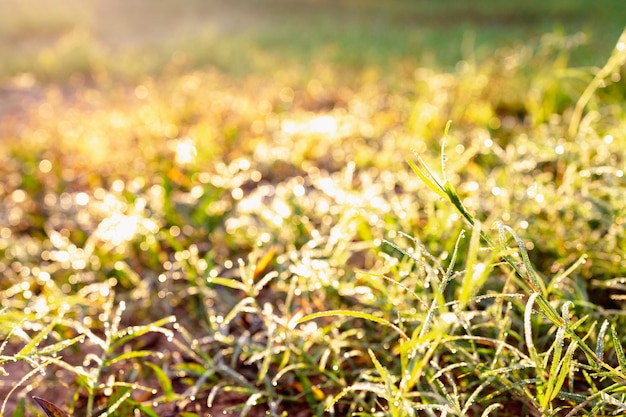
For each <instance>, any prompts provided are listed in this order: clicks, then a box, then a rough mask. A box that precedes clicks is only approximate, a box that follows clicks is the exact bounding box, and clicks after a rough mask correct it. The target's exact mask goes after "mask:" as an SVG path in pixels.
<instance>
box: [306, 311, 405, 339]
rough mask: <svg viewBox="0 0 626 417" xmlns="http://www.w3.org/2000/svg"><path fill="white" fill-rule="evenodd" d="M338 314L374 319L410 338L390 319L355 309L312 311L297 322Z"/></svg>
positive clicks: (375, 321) (401, 335) (373, 320)
mask: <svg viewBox="0 0 626 417" xmlns="http://www.w3.org/2000/svg"><path fill="white" fill-rule="evenodd" d="M336 316H344V317H355V318H359V319H364V320H369V321H372V322H374V323H378V324H382V325H383V326H387V327H390V328H392V329H393V330H395V331H396V332H398V334H399V335H400V337H402V338H403V339H404V340H409V337H408V336H407V335H406V333H404V332H403V331H402V329H400V328H399V327H398V326H396V325H395V324H393V323H391V322H390V321H388V320H385V319H383V318H380V317H376V316H374V315H372V314H369V313H363V312H360V311H353V310H329V311H322V312H319V313H312V314H307V315H306V316H304V317H301V318H300V319H298V321H297V322H296V323H298V324H301V323H304V322H307V321H310V320H314V319H318V318H322V317H336Z"/></svg>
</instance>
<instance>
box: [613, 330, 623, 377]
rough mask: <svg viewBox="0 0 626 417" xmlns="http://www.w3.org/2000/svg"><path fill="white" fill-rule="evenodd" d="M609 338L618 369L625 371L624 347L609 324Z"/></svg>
mask: <svg viewBox="0 0 626 417" xmlns="http://www.w3.org/2000/svg"><path fill="white" fill-rule="evenodd" d="M611 339H613V347H614V348H615V356H617V363H619V368H620V371H621V372H622V373H624V372H626V356H625V355H624V348H623V347H622V344H621V343H620V341H619V336H618V334H617V331H616V330H615V326H613V325H611Z"/></svg>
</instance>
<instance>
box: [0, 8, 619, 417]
mask: <svg viewBox="0 0 626 417" xmlns="http://www.w3.org/2000/svg"><path fill="white" fill-rule="evenodd" d="M242 4H247V3H242ZM532 4H534V3H532ZM555 4H556V3H555ZM161 6H163V5H161ZM163 7H165V6H163ZM198 7H200V6H198ZM242 7H243V6H242ZM284 7H288V5H285V4H282V3H281V6H280V8H279V9H280V10H283V8H284ZM308 7H310V8H311V13H313V12H315V13H320V16H321V17H319V18H320V19H322V18H323V17H324V16H326V15H324V13H323V11H320V10H318V9H317V8H316V7H318V6H314V5H313V4H309V5H308ZM343 7H346V8H347V9H346V10H348V11H349V10H350V9H349V5H348V4H347V3H346V4H345V5H344V6H343ZM368 7H372V8H374V9H375V7H374V5H370V6H368ZM403 7H406V6H402V5H401V4H395V5H394V7H392V8H390V9H389V10H388V13H389V15H381V16H379V17H378V19H380V21H379V24H381V25H383V26H382V27H385V26H384V22H385V21H386V20H385V19H388V18H395V17H397V16H398V15H399V14H400V15H402V14H403V13H404V12H406V10H405V9H403ZM455 7H456V6H455ZM458 7H460V6H458ZM502 7H504V6H502ZM532 7H535V6H532ZM532 7H531V8H532ZM555 7H556V6H555ZM563 7H566V6H565V5H563ZM341 10H343V9H341ZM346 10H343V11H342V12H341V13H346ZM368 10H369V9H368V8H367V7H365V8H363V9H361V13H363V14H362V15H356V16H354V15H351V16H352V17H351V19H355V20H354V21H352V20H350V21H349V24H350V25H355V27H358V25H356V22H357V21H358V19H365V20H367V21H369V19H374V17H375V16H376V14H375V13H374V14H368V12H367V11H368ZM398 10H399V11H398ZM429 10H430V9H429ZM455 10H456V9H455ZM156 12H158V13H163V14H164V15H166V14H167V13H168V11H167V10H161V9H157V11H156ZM156 12H155V13H156ZM435 12H436V10H435V11H433V10H430V11H428V13H435ZM464 12H466V11H465V10H464V9H463V8H462V7H461V9H460V12H458V13H464ZM489 13H495V11H493V10H492V9H488V10H482V9H481V8H478V9H477V10H476V14H477V16H478V18H484V16H487V15H488V16H490V15H489ZM529 13H530V12H529ZM394 16H395V17H394ZM408 16H409V17H411V16H412V15H408ZM481 16H483V17H481ZM59 19H60V21H61V22H66V23H67V21H66V20H63V19H64V18H62V17H59ZM322 20H323V19H322ZM375 20H376V19H375ZM377 21H378V20H377ZM381 22H383V23H381ZM68 24H69V23H68ZM64 28H65V26H64V25H63V24H59V25H52V26H50V27H49V28H48V29H46V30H49V31H52V32H54V31H57V30H58V31H61V32H63V31H64V30H65V29H64ZM264 30H266V32H263V33H264V34H265V35H266V37H265V38H263V37H261V38H260V40H259V42H261V44H262V43H263V42H269V43H270V44H273V42H275V40H272V39H273V37H274V36H279V37H280V33H281V30H285V29H284V28H282V29H281V28H278V29H277V30H276V31H269V29H267V28H266V29H264ZM15 31H16V32H19V28H16V29H15ZM73 33H75V34H76V33H78V32H73ZM81 33H83V32H81ZM84 33H87V34H89V31H88V30H87V29H86V32H84ZM625 33H626V32H625ZM0 35H1V34H0ZM344 35H345V34H344ZM392 35H393V33H391V35H390V36H392ZM75 36H76V38H74V39H75V40H77V42H78V43H79V44H80V43H81V42H82V41H81V39H86V38H82V37H81V36H82V35H80V34H76V35H75ZM346 36H348V35H346ZM342 39H343V38H342ZM583 40H584V37H582V36H581V35H574V36H560V35H557V34H549V35H545V36H543V37H541V38H540V39H537V40H536V41H534V42H529V43H527V44H525V45H524V46H519V47H516V48H512V47H502V48H498V49H496V50H495V51H494V52H493V53H491V54H487V55H485V56H484V57H482V56H481V57H480V58H479V57H477V56H472V54H466V56H465V57H464V58H463V60H461V61H459V63H458V64H457V65H455V66H450V67H447V68H448V69H444V68H443V67H438V68H437V67H434V66H431V67H426V66H424V65H421V66H420V65H417V67H411V68H416V69H415V70H413V69H412V70H410V71H408V70H407V68H408V65H409V64H411V65H413V64H415V62H407V61H406V60H398V62H396V63H395V64H394V65H397V66H396V67H394V68H398V71H397V73H395V75H394V76H393V77H390V76H387V75H383V74H385V72H384V71H383V70H381V68H383V67H377V66H376V65H371V66H367V68H365V69H363V68H359V65H356V66H355V65H354V63H352V64H350V63H349V62H347V61H342V62H333V63H331V64H328V63H327V61H323V60H321V58H320V61H318V64H316V65H313V66H311V67H310V68H308V69H307V72H302V68H300V67H299V66H297V65H294V66H290V64H287V62H288V60H286V61H285V62H286V64H285V65H284V67H281V68H280V71H273V72H272V71H269V72H263V71H259V72H255V73H250V69H249V68H248V69H246V70H244V71H243V74H242V73H239V72H237V71H235V72H236V75H232V73H229V72H228V71H227V70H225V67H222V68H221V69H216V66H217V67H220V65H216V63H215V62H201V61H202V60H201V58H202V57H201V56H200V55H193V53H192V52H189V53H190V54H191V57H192V58H193V57H194V56H195V58H197V59H198V62H196V63H194V64H190V62H189V61H185V60H183V59H182V58H181V55H177V56H178V58H180V59H181V60H182V61H185V62H186V63H182V61H180V62H178V61H176V59H173V60H172V61H167V62H168V64H167V65H165V67H162V66H159V65H158V64H154V65H156V66H157V67H159V68H161V70H159V71H157V70H154V71H151V72H148V71H144V70H143V69H145V67H138V68H143V69H142V70H141V71H138V73H141V75H139V74H129V73H124V75H123V76H120V73H119V72H118V70H117V69H116V67H115V65H114V64H115V63H112V62H110V61H109V58H107V55H106V53H105V52H103V51H104V50H102V51H96V50H95V49H94V48H92V46H89V45H87V44H85V45H87V46H85V45H83V46H85V49H84V50H82V51H83V52H84V54H83V53H81V49H80V48H78V49H77V48H74V47H72V46H71V45H70V46H68V47H67V50H66V52H67V53H68V54H69V55H68V56H70V55H71V54H74V53H76V54H77V55H76V56H78V57H79V58H80V57H87V58H88V59H86V60H85V61H81V59H82V58H80V59H78V58H77V60H69V61H68V65H69V66H71V68H68V67H63V66H61V67H58V68H57V67H54V65H56V64H54V63H55V62H56V63H58V62H57V60H56V58H50V59H49V60H48V61H46V56H47V55H45V54H44V55H43V56H42V57H41V59H42V61H41V62H40V63H39V64H38V65H39V66H36V68H33V71H32V72H28V73H21V72H22V70H23V68H22V69H20V68H21V67H19V65H22V63H20V62H21V61H19V60H16V61H10V62H13V63H15V65H17V67H16V68H18V67H19V68H18V69H16V70H15V71H14V70H10V71H9V70H7V71H8V72H7V74H9V76H7V77H5V78H3V79H2V82H3V85H6V86H7V87H6V88H5V90H6V91H5V90H2V91H1V92H0V93H2V94H4V95H5V96H6V97H7V101H6V103H9V104H8V105H6V106H5V107H1V108H0V161H2V163H1V164H0V177H1V178H3V181H2V182H0V274H2V280H0V300H1V308H0V373H2V375H3V377H2V379H1V380H0V393H1V394H0V400H1V401H2V403H1V405H0V407H1V408H0V415H6V416H23V415H27V414H31V415H32V414H34V413H35V412H36V411H35V409H36V404H38V405H39V406H41V407H42V408H43V409H44V410H45V412H46V413H47V415H51V416H55V417H56V416H62V415H65V414H68V415H72V416H129V415H148V416H184V417H192V416H200V415H206V414H207V413H211V414H212V415H218V413H222V412H226V413H232V414H233V415H239V416H245V415H248V416H258V415H271V416H283V415H288V416H292V415H293V416H303V415H316V416H317V415H319V416H321V415H334V416H344V415H358V416H393V417H396V416H397V417H400V416H418V415H420V416H421V415H428V416H452V415H459V416H462V415H471V416H474V415H482V416H488V415H493V416H495V415H497V416H520V415H532V416H557V415H559V416H560V415H564V416H575V415H618V414H620V413H623V412H624V410H626V397H625V394H624V385H625V383H626V374H625V369H626V356H625V355H624V351H623V346H624V343H625V342H626V336H625V332H624V331H623V329H624V326H625V324H626V316H625V315H624V309H623V307H622V304H623V300H624V298H625V297H626V290H625V289H626V287H625V286H624V283H625V282H624V279H625V278H624V277H625V276H626V260H625V258H624V250H625V248H626V237H625V233H624V222H625V221H626V220H625V219H626V203H625V200H624V198H623V196H624V194H625V192H626V182H625V179H624V162H625V161H624V158H625V155H626V141H625V138H624V132H625V131H626V122H625V121H626V115H625V114H624V111H625V109H624V106H623V103H624V99H625V97H624V96H625V94H626V89H625V88H624V84H623V81H622V77H623V76H624V75H625V74H624V69H623V65H624V62H625V61H626V46H625V45H626V34H623V35H622V37H621V38H620V39H619V40H618V43H617V45H616V47H615V49H614V50H613V52H612V53H611V55H610V57H609V58H608V60H607V61H606V63H605V64H603V65H602V66H601V68H592V67H581V66H574V65H572V64H571V62H570V60H569V58H570V57H571V56H572V54H576V51H577V48H578V47H580V45H579V44H580V43H581V42H582V41H583ZM68 42H69V41H68ZM320 42H321V43H322V44H325V43H324V42H325V41H320ZM381 42H382V41H381ZM390 42H391V43H394V42H393V40H392V41H390ZM314 43H315V42H314ZM335 46H336V45H335ZM96 49H97V48H96ZM262 49H263V48H261V50H262ZM298 49H301V48H298ZM375 49H376V50H377V51H379V52H380V50H381V49H384V48H383V47H381V48H375ZM324 51H325V52H323V53H321V55H320V56H324V60H326V59H328V57H329V55H328V54H330V56H332V48H331V50H324ZM404 53H405V52H398V56H400V55H402V54H404ZM324 54H326V55H324ZM49 56H51V57H58V54H56V55H55V54H52V55H49ZM137 56H144V57H148V56H149V55H137ZM251 56H257V58H259V59H260V62H265V64H267V61H264V60H263V56H259V55H254V53H252V55H251ZM385 56H387V55H385ZM195 58H194V59H195ZM145 59H146V60H148V61H149V60H150V59H156V58H154V57H153V58H145ZM186 59H191V58H189V56H188V57H187V58H186ZM224 59H225V60H226V61H227V62H231V61H229V59H227V58H224ZM359 59H362V57H360V58H359ZM296 60H297V59H296ZM79 61H80V62H79ZM157 61H158V59H157ZM174 61H176V62H178V63H176V62H174ZM330 61H331V62H332V59H330ZM46 62H48V63H52V64H50V65H52V66H47V67H46V66H45V65H44V64H46ZM53 64H54V65H53ZM208 64H211V68H210V69H207V68H206V67H205V66H206V65H208ZM24 65H25V64H24ZM46 65H47V64H46ZM146 65H147V64H146ZM75 66H76V67H75ZM44 67H45V68H44ZM346 67H350V68H351V69H350V70H349V71H347V72H346V71H345V68H346ZM55 68H56V69H55ZM53 70H54V71H53ZM57 70H58V72H55V71H57ZM64 71H69V72H71V73H72V74H74V76H72V77H70V79H69V80H66V81H64V82H58V79H57V78H56V77H59V78H60V79H63V78H64V77H65V75H64V74H65V72H64ZM13 72H15V73H21V74H20V75H19V76H15V74H14V73H13ZM76 74H78V75H76ZM85 74H87V76H86V75H85ZM117 77H121V78H122V79H124V81H123V82H120V78H117ZM46 80H47V81H50V80H55V82H54V83H50V82H46ZM9 99H10V100H9ZM32 398H34V401H33V400H32Z"/></svg>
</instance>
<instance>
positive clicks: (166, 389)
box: [145, 362, 176, 401]
mask: <svg viewBox="0 0 626 417" xmlns="http://www.w3.org/2000/svg"><path fill="white" fill-rule="evenodd" d="M145 364H146V365H147V366H148V367H149V368H151V369H152V371H154V376H156V379H157V381H159V384H160V385H161V389H162V390H163V394H165V399H166V400H167V401H173V400H174V398H176V394H175V393H174V387H173V386H172V381H171V380H170V378H169V377H168V376H167V374H166V373H165V371H164V370H163V369H162V368H161V367H160V366H157V365H155V364H153V363H151V362H146V363H145Z"/></svg>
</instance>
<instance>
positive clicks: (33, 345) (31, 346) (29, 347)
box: [15, 320, 58, 356]
mask: <svg viewBox="0 0 626 417" xmlns="http://www.w3.org/2000/svg"><path fill="white" fill-rule="evenodd" d="M57 324H58V322H57V321H56V320H55V321H53V322H52V323H50V324H48V325H47V326H46V327H44V328H43V329H42V330H41V331H40V332H39V333H37V334H36V335H35V337H33V338H32V339H31V341H30V342H28V343H27V344H26V345H25V346H24V347H23V348H22V349H20V351H19V352H18V353H17V354H16V355H15V356H27V355H30V354H32V353H33V351H35V350H36V349H37V347H38V346H39V344H40V343H41V342H42V341H43V340H44V339H45V338H46V337H48V334H50V332H51V331H52V329H54V327H55V326H56V325H57Z"/></svg>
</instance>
